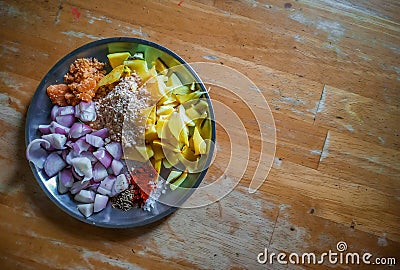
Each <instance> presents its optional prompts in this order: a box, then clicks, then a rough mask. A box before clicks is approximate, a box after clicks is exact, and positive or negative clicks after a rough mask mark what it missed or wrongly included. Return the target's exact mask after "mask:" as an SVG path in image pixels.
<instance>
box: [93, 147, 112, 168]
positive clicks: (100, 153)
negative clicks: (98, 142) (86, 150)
mask: <svg viewBox="0 0 400 270" xmlns="http://www.w3.org/2000/svg"><path fill="white" fill-rule="evenodd" d="M93 155H94V156H95V157H96V158H97V160H98V161H100V162H101V164H103V166H104V167H106V168H108V167H110V165H111V162H112V156H111V155H110V153H108V152H107V151H106V150H105V149H99V150H97V151H96V152H93Z"/></svg>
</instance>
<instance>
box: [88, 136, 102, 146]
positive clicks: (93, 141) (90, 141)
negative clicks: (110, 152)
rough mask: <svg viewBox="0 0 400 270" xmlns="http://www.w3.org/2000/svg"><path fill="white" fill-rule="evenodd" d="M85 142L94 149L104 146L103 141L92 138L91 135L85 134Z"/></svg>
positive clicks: (98, 138) (96, 137) (95, 137)
mask: <svg viewBox="0 0 400 270" xmlns="http://www.w3.org/2000/svg"><path fill="white" fill-rule="evenodd" d="M86 142H87V143H88V144H90V145H92V146H94V147H102V146H104V141H103V139H102V138H100V137H98V136H94V135H92V134H86Z"/></svg>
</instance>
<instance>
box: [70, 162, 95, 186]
mask: <svg viewBox="0 0 400 270" xmlns="http://www.w3.org/2000/svg"><path fill="white" fill-rule="evenodd" d="M71 165H72V167H74V170H75V172H76V173H77V174H78V175H80V176H84V178H83V180H82V182H85V181H88V180H90V179H92V178H93V172H92V163H91V162H90V160H89V159H88V158H86V157H76V158H74V159H72V160H71Z"/></svg>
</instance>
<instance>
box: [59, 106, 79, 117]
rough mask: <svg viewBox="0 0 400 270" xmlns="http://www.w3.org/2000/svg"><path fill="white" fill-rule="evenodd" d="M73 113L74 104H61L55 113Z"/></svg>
mask: <svg viewBox="0 0 400 270" xmlns="http://www.w3.org/2000/svg"><path fill="white" fill-rule="evenodd" d="M71 114H72V115H74V114H75V107H74V106H63V107H60V108H58V114H57V115H71Z"/></svg>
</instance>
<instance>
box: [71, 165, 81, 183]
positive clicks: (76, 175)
mask: <svg viewBox="0 0 400 270" xmlns="http://www.w3.org/2000/svg"><path fill="white" fill-rule="evenodd" d="M72 175H73V176H74V179H75V180H76V181H79V182H81V181H82V180H83V176H81V175H79V174H78V173H77V172H76V171H75V169H74V168H72Z"/></svg>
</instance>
